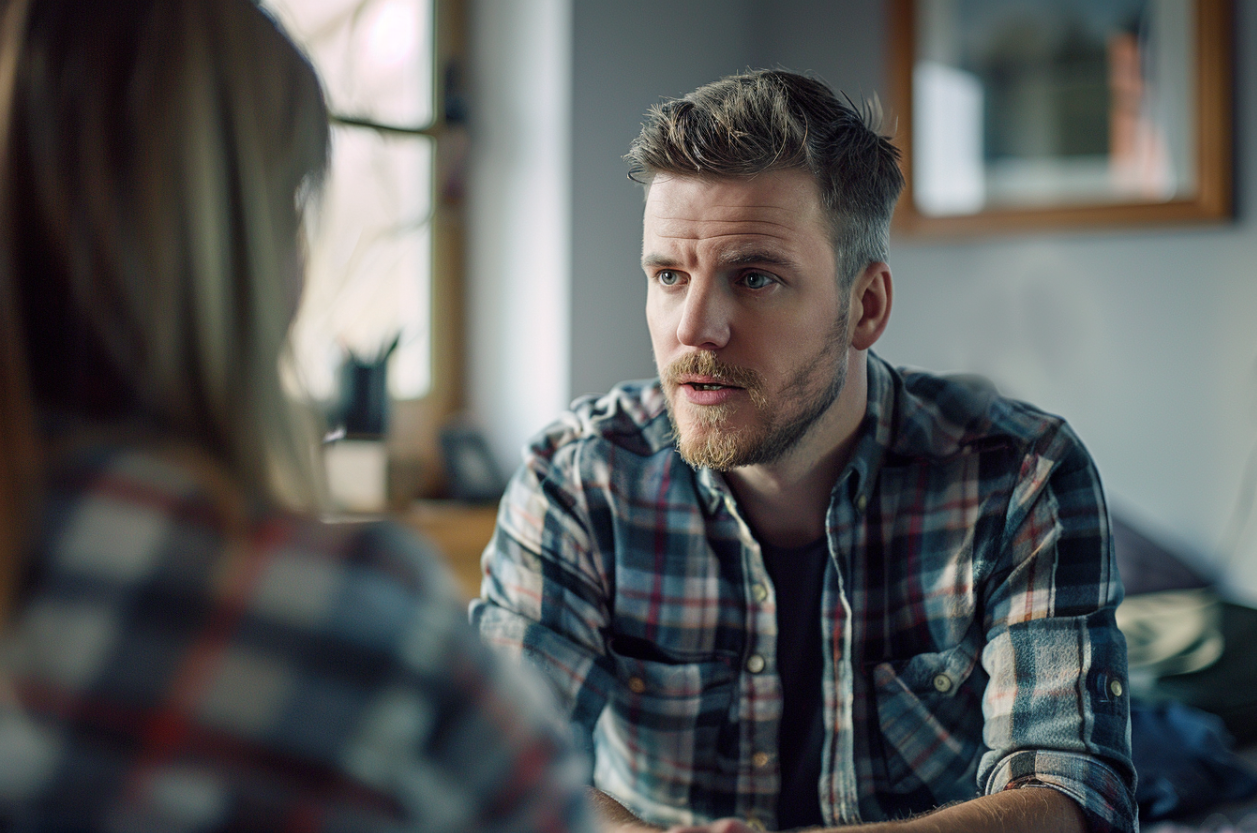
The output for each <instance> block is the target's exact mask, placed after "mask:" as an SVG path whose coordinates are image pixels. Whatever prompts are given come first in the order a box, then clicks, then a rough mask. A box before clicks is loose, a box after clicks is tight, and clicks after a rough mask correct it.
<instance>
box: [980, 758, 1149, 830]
mask: <svg viewBox="0 0 1257 833" xmlns="http://www.w3.org/2000/svg"><path fill="white" fill-rule="evenodd" d="M1028 786H1036V787H1048V788H1051V789H1054V790H1057V791H1059V792H1062V793H1064V794H1065V795H1067V796H1069V797H1070V798H1072V799H1074V801H1077V802H1078V806H1079V807H1081V808H1082V812H1083V815H1085V816H1086V818H1087V828H1088V829H1089V830H1090V831H1091V833H1138V831H1139V820H1138V817H1137V814H1136V807H1135V800H1134V784H1133V783H1128V781H1127V780H1126V779H1124V778H1123V777H1122V776H1121V775H1120V774H1119V773H1118V772H1117V771H1116V770H1114V769H1113V768H1112V767H1110V766H1108V765H1107V764H1105V763H1103V762H1102V761H1100V760H1099V759H1097V758H1093V757H1090V756H1087V755H1078V754H1075V753H1071V752H1056V751H1045V750H1023V751H1020V752H1014V753H1013V754H1011V755H1009V756H1008V757H1006V758H1004V760H1002V761H1000V763H999V764H998V765H997V766H996V767H995V769H994V770H993V771H992V772H991V775H990V777H989V778H988V779H987V783H986V792H987V793H988V794H990V793H997V792H1001V791H1003V790H1007V789H1017V788H1018V787H1028Z"/></svg>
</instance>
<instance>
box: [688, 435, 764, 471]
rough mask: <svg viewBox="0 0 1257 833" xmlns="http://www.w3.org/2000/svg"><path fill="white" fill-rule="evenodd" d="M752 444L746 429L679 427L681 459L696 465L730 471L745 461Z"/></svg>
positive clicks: (696, 466)
mask: <svg viewBox="0 0 1257 833" xmlns="http://www.w3.org/2000/svg"><path fill="white" fill-rule="evenodd" d="M752 444H753V440H751V438H749V437H748V436H747V435H746V432H745V431H739V430H736V429H730V428H714V427H710V426H703V427H702V428H695V427H690V428H688V429H682V430H681V431H679V432H678V435H677V445H676V448H677V451H678V452H679V453H680V455H681V459H682V460H684V461H685V462H687V463H689V464H690V465H691V466H693V467H694V468H696V469H697V468H709V469H715V470H716V471H728V470H729V469H734V468H737V467H738V466H740V465H743V460H744V459H745V458H746V456H747V451H748V448H747V446H748V445H752Z"/></svg>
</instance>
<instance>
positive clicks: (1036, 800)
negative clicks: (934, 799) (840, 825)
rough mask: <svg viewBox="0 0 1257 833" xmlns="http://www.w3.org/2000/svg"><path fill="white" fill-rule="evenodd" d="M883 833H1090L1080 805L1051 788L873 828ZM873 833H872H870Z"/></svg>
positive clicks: (1001, 794) (1029, 789) (1015, 792)
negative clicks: (892, 832)
mask: <svg viewBox="0 0 1257 833" xmlns="http://www.w3.org/2000/svg"><path fill="white" fill-rule="evenodd" d="M872 827H873V830H875V831H877V833H881V830H882V829H885V830H886V833H890V831H895V833H952V831H957V833H959V831H967V833H1086V830H1087V820H1086V818H1085V817H1084V816H1083V814H1082V810H1081V809H1080V808H1079V807H1078V804H1077V803H1076V802H1075V801H1074V800H1073V799H1072V798H1070V797H1069V796H1067V795H1065V794H1064V793H1060V792H1057V791H1056V790H1054V789H1051V788H1048V787H1023V788H1022V789H1019V790H1005V791H1004V792H999V793H995V794H994V795H984V796H981V797H980V798H975V799H973V800H972V801H965V802H963V803H961V804H952V805H951V806H948V807H944V808H942V809H940V810H936V811H934V812H933V813H928V814H926V815H923V816H917V817H916V818H912V819H907V820H905V821H902V822H892V823H889V824H886V825H884V826H883V825H872ZM870 833H872V831H870Z"/></svg>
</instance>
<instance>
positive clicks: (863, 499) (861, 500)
mask: <svg viewBox="0 0 1257 833" xmlns="http://www.w3.org/2000/svg"><path fill="white" fill-rule="evenodd" d="M868 505H869V496H868V495H860V496H859V497H858V498H856V499H855V508H856V509H858V510H860V511H861V512H863V511H864V510H865V509H866V508H868Z"/></svg>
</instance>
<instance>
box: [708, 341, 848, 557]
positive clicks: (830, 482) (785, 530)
mask: <svg viewBox="0 0 1257 833" xmlns="http://www.w3.org/2000/svg"><path fill="white" fill-rule="evenodd" d="M863 358H864V356H863V354H860V360H858V361H852V362H851V366H850V367H849V368H848V373H847V384H846V387H844V388H843V391H842V394H841V395H839V397H838V399H837V400H835V401H834V404H833V405H832V406H830V409H829V410H828V411H826V412H825V415H824V416H822V417H821V419H820V420H818V421H817V423H816V425H814V426H813V427H812V430H810V431H808V433H807V434H806V435H804V437H803V439H802V440H800V441H799V444H798V445H796V446H795V447H794V448H793V449H791V450H790V451H789V452H787V453H786V454H785V455H784V456H783V457H782V458H781V459H779V460H777V461H775V462H773V463H771V464H767V465H762V466H743V467H741V468H736V469H733V470H732V471H729V472H727V473H726V475H725V479H726V480H727V481H728V483H729V486H730V488H732V489H733V493H734V495H735V496H736V497H737V499H738V506H739V507H740V508H741V510H742V513H743V514H744V515H745V516H746V518H747V520H748V521H750V523H751V526H752V527H754V529H755V532H756V534H757V535H758V536H759V538H760V540H761V541H763V542H765V543H768V544H771V545H773V546H778V547H793V546H802V545H803V544H808V543H811V542H812V541H815V540H816V539H817V538H820V537H821V536H823V535H824V534H825V516H826V514H827V513H828V511H829V495H830V492H831V491H832V490H833V486H834V483H835V482H837V480H838V476H839V475H840V474H842V471H843V468H845V467H846V465H847V462H848V460H850V458H851V452H852V449H853V448H854V446H855V441H856V433H857V432H858V431H859V429H860V424H861V423H862V422H863V421H864V414H865V411H866V409H867V407H868V372H867V368H866V365H865V362H864V360H863Z"/></svg>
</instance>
